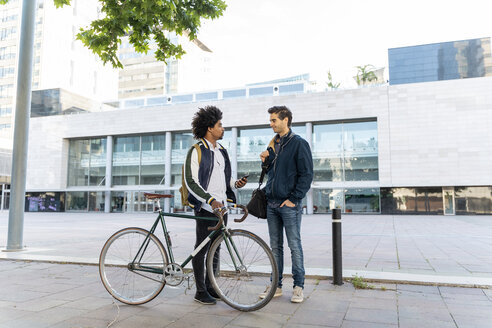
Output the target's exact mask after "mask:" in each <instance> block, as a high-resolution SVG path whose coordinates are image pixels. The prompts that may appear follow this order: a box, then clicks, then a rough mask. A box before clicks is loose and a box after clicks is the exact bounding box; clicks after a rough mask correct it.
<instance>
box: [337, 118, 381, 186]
mask: <svg viewBox="0 0 492 328" xmlns="http://www.w3.org/2000/svg"><path fill="white" fill-rule="evenodd" d="M343 137H344V138H343V150H344V153H343V156H344V172H345V181H362V180H378V137H377V123H376V122H360V123H345V124H343Z"/></svg>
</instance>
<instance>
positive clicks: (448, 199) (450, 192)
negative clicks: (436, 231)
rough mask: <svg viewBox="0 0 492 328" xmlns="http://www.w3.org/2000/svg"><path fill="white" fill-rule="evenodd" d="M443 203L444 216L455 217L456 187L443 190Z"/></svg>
mask: <svg viewBox="0 0 492 328" xmlns="http://www.w3.org/2000/svg"><path fill="white" fill-rule="evenodd" d="M442 201H443V203H444V215H454V214H455V209H454V187H443V188H442Z"/></svg>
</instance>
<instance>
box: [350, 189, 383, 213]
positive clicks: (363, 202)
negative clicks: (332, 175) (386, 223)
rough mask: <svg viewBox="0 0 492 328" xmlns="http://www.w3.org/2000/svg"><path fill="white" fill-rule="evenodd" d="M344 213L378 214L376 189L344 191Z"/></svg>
mask: <svg viewBox="0 0 492 328" xmlns="http://www.w3.org/2000/svg"><path fill="white" fill-rule="evenodd" d="M345 212H346V213H351V212H354V213H374V212H379V190H378V189H376V188H357V189H355V188H354V189H346V190H345Z"/></svg>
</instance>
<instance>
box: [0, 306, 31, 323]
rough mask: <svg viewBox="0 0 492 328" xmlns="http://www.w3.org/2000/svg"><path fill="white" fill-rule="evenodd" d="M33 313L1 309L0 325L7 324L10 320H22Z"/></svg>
mask: <svg viewBox="0 0 492 328" xmlns="http://www.w3.org/2000/svg"><path fill="white" fill-rule="evenodd" d="M32 313H33V312H31V311H25V310H18V309H12V308H0V323H5V322H7V321H10V320H14V319H17V318H21V317H24V316H26V315H29V314H32Z"/></svg>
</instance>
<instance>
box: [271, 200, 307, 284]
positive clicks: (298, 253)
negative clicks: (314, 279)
mask: <svg viewBox="0 0 492 328" xmlns="http://www.w3.org/2000/svg"><path fill="white" fill-rule="evenodd" d="M301 219H302V206H301V204H298V205H297V206H296V207H287V206H286V205H284V206H283V207H277V208H274V207H270V206H268V208H267V221H268V232H269V234H270V247H271V248H272V252H273V256H274V257H275V261H276V262H277V266H278V287H280V288H281V287H282V278H283V272H284V229H285V234H286V235H287V243H288V245H289V248H290V255H291V258H292V277H293V278H294V287H295V286H298V287H301V288H304V256H303V253H302V245H301Z"/></svg>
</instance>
